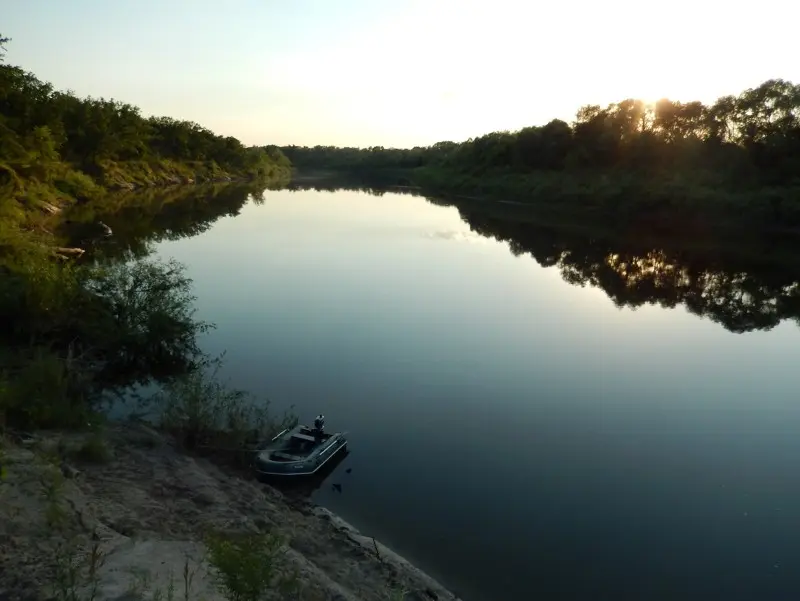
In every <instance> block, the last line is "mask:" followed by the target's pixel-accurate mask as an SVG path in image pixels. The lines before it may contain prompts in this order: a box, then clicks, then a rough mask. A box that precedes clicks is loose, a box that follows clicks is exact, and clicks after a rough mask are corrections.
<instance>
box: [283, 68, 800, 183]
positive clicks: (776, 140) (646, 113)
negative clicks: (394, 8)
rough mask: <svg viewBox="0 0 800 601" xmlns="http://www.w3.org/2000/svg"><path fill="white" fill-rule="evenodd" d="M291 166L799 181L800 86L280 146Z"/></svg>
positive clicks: (777, 83)
mask: <svg viewBox="0 0 800 601" xmlns="http://www.w3.org/2000/svg"><path fill="white" fill-rule="evenodd" d="M282 150H283V152H284V154H285V155H286V156H287V157H288V158H289V159H290V160H291V161H292V163H293V164H294V165H295V166H296V167H298V168H307V169H311V168H314V169H320V168H326V169H336V170H350V171H370V170H381V169H414V168H419V167H438V168H444V169H447V170H452V171H456V172H465V173H466V172H468V173H470V174H472V175H480V174H485V173H495V172H498V171H506V172H516V173H526V172H536V171H577V170H581V171H587V170H588V171H599V170H602V171H604V172H608V171H613V170H625V171H633V172H639V173H660V172H665V171H675V170H680V171H683V172H695V173H697V172H703V171H705V172H713V173H716V174H718V175H719V176H721V177H722V179H724V180H725V181H726V182H729V183H736V184H753V185H759V186H761V185H786V184H795V183H798V182H799V181H800V86H798V85H794V84H792V83H790V82H788V81H785V80H782V79H771V80H769V81H765V82H764V83H762V84H761V85H759V86H758V87H755V88H751V89H748V90H745V91H744V92H742V93H741V94H739V95H738V96H723V97H721V98H719V99H718V100H717V101H716V102H714V103H713V104H710V105H706V104H703V103H702V102H699V101H694V102H679V101H672V100H668V99H666V98H665V99H661V100H659V101H658V102H655V103H653V104H647V103H645V102H643V101H641V100H635V99H625V100H622V101H621V102H617V103H614V104H610V105H608V106H605V107H602V106H599V105H586V106H583V107H581V108H580V109H579V110H578V111H577V114H576V116H575V119H574V120H573V121H572V123H566V122H565V121H561V120H558V119H556V120H553V121H550V122H549V123H547V124H546V125H542V126H532V127H525V128H523V129H520V130H518V131H514V132H509V131H500V132H493V133H488V134H486V135H482V136H479V137H476V138H470V139H469V140H467V141H465V142H461V143H457V142H450V141H445V142H439V143H437V144H433V145H432V146H426V147H415V148H411V149H396V148H383V147H380V146H379V147H372V148H337V147H332V146H314V147H299V146H284V147H283V148H282Z"/></svg>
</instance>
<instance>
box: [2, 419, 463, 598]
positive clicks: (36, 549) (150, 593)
mask: <svg viewBox="0 0 800 601" xmlns="http://www.w3.org/2000/svg"><path fill="white" fill-rule="evenodd" d="M86 437H87V435H86V434H83V435H78V434H68V433H52V432H50V433H37V434H35V435H34V436H33V439H32V440H27V441H24V443H22V442H19V441H10V440H9V439H8V438H7V439H6V440H5V441H4V445H3V449H2V454H0V465H2V467H3V468H4V471H5V478H4V480H3V482H2V483H0V541H1V542H0V566H1V568H0V598H3V599H8V600H9V601H13V600H17V599H18V600H20V601H22V600H24V601H34V600H37V601H38V600H40V599H46V598H48V597H52V594H53V585H54V584H57V583H55V580H57V578H56V575H57V574H58V567H57V564H58V559H59V557H62V556H63V554H64V552H65V549H67V550H69V551H70V552H71V553H74V554H75V556H76V557H78V556H81V557H85V556H86V553H87V552H88V551H89V550H90V549H91V548H92V545H100V549H101V552H102V558H103V561H102V566H100V567H99V568H98V569H97V570H95V572H96V573H95V575H94V577H93V578H94V582H92V583H89V582H86V583H83V585H82V586H83V588H82V591H83V593H86V594H87V597H85V598H86V599H88V593H87V591H88V590H89V589H90V588H94V589H95V596H94V601H102V600H104V599H108V600H114V601H136V600H137V599H142V600H145V601H147V600H150V599H154V598H155V597H157V594H158V591H159V590H161V591H162V592H163V590H164V587H167V586H169V582H170V579H173V580H176V575H180V574H181V573H182V571H183V569H184V567H185V565H189V563H191V565H192V570H193V571H194V572H195V573H194V578H193V580H192V582H191V587H190V588H191V590H189V591H181V590H179V591H178V596H179V597H180V598H184V597H186V598H190V599H198V600H199V599H202V600H203V601H217V600H219V601H222V599H223V597H222V596H221V595H220V593H219V591H218V590H217V589H216V587H215V586H214V584H213V581H212V578H211V575H210V573H209V567H208V562H207V552H206V549H205V546H204V545H203V543H202V541H203V537H204V536H205V535H206V534H207V533H208V532H210V531H214V532H231V533H236V532H270V533H275V534H277V535H279V536H281V537H282V538H283V539H284V540H286V541H288V542H287V544H286V546H285V555H284V559H282V561H285V565H286V567H287V569H291V570H292V572H293V573H294V574H296V575H297V578H298V581H299V583H300V588H299V589H298V591H299V592H297V594H295V596H292V597H285V596H280V595H273V597H274V598H275V599H282V598H287V599H288V598H292V599H295V598H296V599H303V600H307V601H322V600H331V601H333V600H339V601H389V600H399V599H403V600H405V601H431V600H433V601H440V600H442V601H456V600H457V599H458V597H457V596H456V595H454V594H453V593H452V592H451V591H448V590H447V589H446V588H445V587H444V586H443V585H442V584H441V583H439V582H437V581H436V580H435V579H434V578H432V577H431V576H429V575H428V574H426V573H425V572H424V571H423V570H421V569H420V568H418V567H416V566H414V565H413V564H412V563H411V562H409V561H408V560H406V559H405V558H404V557H402V556H401V555H399V554H398V553H396V552H395V551H393V550H392V549H391V548H390V547H388V546H387V545H385V544H382V543H380V542H379V541H375V542H373V540H374V539H373V538H372V537H369V536H366V535H364V534H363V533H361V532H359V531H358V529H357V528H355V527H354V526H353V525H352V524H350V523H348V522H347V521H345V520H344V519H342V518H341V517H340V516H338V515H336V514H335V513H333V512H331V511H330V510H328V509H325V508H323V507H320V506H317V505H314V504H313V503H311V502H310V501H308V500H307V499H303V498H296V497H293V496H289V495H285V494H283V493H281V492H280V491H278V490H276V489H274V488H272V487H270V486H266V485H264V484H261V483H259V482H257V481H256V480H255V479H251V478H247V477H245V476H244V475H242V474H241V473H235V472H234V471H232V470H229V469H225V468H224V467H223V466H221V465H220V464H218V463H216V462H214V461H211V460H209V459H206V458H201V457H196V456H192V455H189V454H187V453H186V452H184V451H182V450H181V449H179V448H178V446H177V445H176V444H175V442H174V441H173V440H172V439H171V438H170V437H168V436H165V435H164V434H162V433H159V432H156V431H155V430H153V429H152V428H150V427H148V426H146V425H144V424H140V423H125V424H115V425H113V426H110V427H109V428H108V431H107V432H106V433H105V434H104V440H105V441H107V448H108V451H109V454H110V455H109V457H108V458H107V460H105V461H86V460H84V461H81V460H79V459H76V458H75V457H76V454H75V450H76V449H80V448H81V446H83V445H85V441H86ZM376 548H377V552H376ZM177 580H180V578H177ZM137 582H138V583H139V585H137ZM143 582H144V583H146V586H144V585H141V583H143ZM90 584H91V586H90ZM178 585H180V582H178ZM178 588H179V589H180V586H178ZM184 593H185V594H184Z"/></svg>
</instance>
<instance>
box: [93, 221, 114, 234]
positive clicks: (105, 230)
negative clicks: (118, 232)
mask: <svg viewBox="0 0 800 601" xmlns="http://www.w3.org/2000/svg"><path fill="white" fill-rule="evenodd" d="M97 225H99V226H100V229H101V230H102V231H103V235H104V236H105V237H108V236H111V235H113V233H114V232H112V231H111V228H110V227H108V226H107V225H106V224H105V223H103V222H102V221H98V222H97Z"/></svg>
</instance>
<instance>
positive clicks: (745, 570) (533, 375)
mask: <svg viewBox="0 0 800 601" xmlns="http://www.w3.org/2000/svg"><path fill="white" fill-rule="evenodd" d="M223 200H224V199H223ZM230 205H231V208H230V210H228V209H225V210H222V209H221V210H220V213H219V214H220V215H225V214H227V215H228V216H225V217H223V218H221V219H218V220H216V221H214V219H216V218H217V217H219V215H214V216H212V218H211V219H210V220H209V222H208V223H207V224H206V225H204V226H203V227H197V228H194V229H192V228H185V227H184V228H181V227H177V226H175V225H174V224H173V225H169V224H167V225H163V224H162V225H160V226H159V228H160V229H159V234H158V239H159V240H161V241H160V242H158V243H157V244H155V247H154V250H155V252H157V253H158V254H159V255H161V256H163V257H174V258H176V259H178V260H180V261H181V262H184V263H186V264H187V265H188V267H189V275H190V276H191V277H193V278H194V281H195V287H196V293H197V296H198V301H197V306H198V309H199V314H200V317H202V318H204V319H208V320H210V321H213V322H215V323H216V324H217V326H218V328H217V329H216V330H215V331H214V332H213V333H211V334H210V335H208V337H207V338H206V339H205V341H204V347H205V348H206V349H207V350H209V351H211V352H214V353H216V352H219V351H222V350H227V358H226V362H227V375H229V376H230V377H231V379H232V381H233V383H234V384H236V385H237V386H238V387H240V388H246V389H249V390H251V391H253V392H255V393H258V394H263V395H265V396H268V397H269V398H270V399H272V402H273V404H274V405H275V406H277V407H279V408H281V407H286V406H289V405H294V406H295V407H296V409H297V410H298V412H299V414H300V415H301V416H302V418H303V419H311V418H312V417H313V416H314V415H315V414H317V413H319V412H322V413H325V415H326V416H327V419H328V426H329V428H331V429H346V430H348V431H349V432H350V433H351V440H352V443H351V453H350V455H349V456H348V457H347V458H346V460H345V461H344V462H343V463H342V464H341V465H340V466H339V467H338V468H337V469H336V471H335V472H334V473H333V475H332V476H331V477H330V478H329V480H328V483H327V484H326V485H324V486H322V487H321V488H320V489H319V491H318V492H317V493H316V494H315V498H316V500H317V501H318V502H320V503H321V504H323V505H325V506H327V507H329V508H331V509H332V510H333V511H335V512H337V513H339V514H340V515H342V516H343V517H344V518H345V519H346V520H348V521H350V522H351V523H353V524H354V525H355V526H357V527H358V528H359V529H361V530H362V531H363V532H364V533H365V534H367V535H373V536H375V537H377V538H379V539H381V540H383V541H385V542H386V543H387V544H389V546H391V547H393V548H394V549H396V550H397V551H398V552H400V553H401V554H404V555H406V556H407V557H408V558H410V559H411V560H413V561H415V562H416V563H418V564H419V565H420V566H421V567H423V568H424V569H426V570H427V571H429V572H430V573H431V574H432V575H434V576H435V577H437V578H439V579H440V580H441V581H442V582H443V583H444V584H446V585H447V586H449V587H451V588H454V589H455V590H457V591H460V592H461V593H462V595H463V596H464V598H465V599H466V600H467V601H495V600H500V601H502V600H507V599H570V600H572V599H581V600H582V599H591V600H593V601H599V600H605V599H609V600H611V599H614V600H616V601H626V600H634V599H636V600H639V599H648V600H661V599H690V600H693V599H697V600H700V599H703V600H708V599H725V600H730V601H735V600H756V599H769V600H783V599H786V600H788V599H796V598H797V595H798V594H800V369H799V368H798V359H799V358H800V353H798V349H800V331H798V327H797V315H798V314H800V290H799V289H798V286H797V284H796V282H797V281H798V280H799V279H800V275H798V273H797V269H798V268H797V265H799V264H800V263H798V262H793V261H792V258H793V257H792V256H791V252H790V251H791V247H790V251H787V252H789V254H788V255H787V254H786V252H784V250H783V249H782V247H781V248H778V249H777V250H776V249H775V248H774V247H771V246H770V247H769V248H766V249H765V248H762V247H759V251H758V255H757V256H750V255H748V254H747V253H748V252H749V248H745V247H744V243H742V244H739V245H733V246H732V247H730V248H727V249H725V250H722V249H719V248H717V249H711V250H709V249H707V248H706V249H700V250H697V249H695V250H690V251H687V250H686V249H677V250H676V249H672V250H670V249H664V248H659V247H655V246H652V245H650V246H648V244H649V243H648V242H641V243H638V246H637V244H633V243H631V241H630V240H628V241H626V243H625V244H619V245H617V246H615V245H614V240H610V239H607V238H606V239H603V238H599V237H596V236H594V235H593V234H587V233H586V232H581V231H573V232H568V231H559V230H557V229H553V228H542V227H534V226H532V225H530V224H525V223H524V222H522V221H520V220H519V216H516V217H508V216H502V215H500V216H498V215H492V214H488V213H486V214H484V213H481V212H480V211H478V210H477V209H474V208H464V207H462V208H461V211H459V209H457V208H455V207H452V206H437V205H436V204H432V203H430V202H428V201H426V200H425V199H424V198H422V197H415V196H411V195H401V194H395V193H387V194H384V195H382V196H373V195H369V194H366V193H363V192H357V191H337V192H320V191H314V190H307V191H277V192H268V193H267V194H266V196H265V198H264V202H263V203H262V204H255V203H252V202H251V203H248V204H246V205H245V206H244V207H241V208H240V205H241V202H239V204H238V205H237V203H236V202H235V201H231V203H230ZM217 206H222V207H224V202H222V203H220V204H218V205H217ZM237 213H238V214H237ZM233 215H236V216H233ZM465 219H467V220H469V222H470V223H467V222H466V221H465ZM106 221H107V222H108V223H109V224H110V225H112V227H114V228H115V231H121V232H123V233H124V231H125V228H126V227H128V228H131V227H133V226H131V225H130V223H127V222H126V221H125V219H123V218H119V219H118V221H117V222H114V223H112V222H113V221H114V220H113V218H112V217H108V218H106ZM177 221H180V219H178V220H177ZM177 221H176V223H177ZM212 222H213V223H212ZM126 223H127V225H126ZM153 227H155V225H153ZM195 229H196V230H199V231H200V233H199V234H197V232H196V231H195ZM479 232H480V233H479ZM194 234H197V235H194ZM487 236H489V237H487ZM170 238H173V239H172V240H170ZM495 238H499V239H500V240H503V241H498V240H497V239H495ZM137 244H139V243H137ZM134 246H136V245H134ZM141 246H142V245H141V244H139V246H137V248H139V251H140V254H141V252H145V251H144V250H142V248H143V247H142V248H140V247H141ZM145 246H146V245H145ZM512 250H513V252H511V251H512ZM740 251H741V252H740ZM543 265H545V266H543ZM653 303H655V304H653ZM346 468H352V472H351V473H346V472H345V469H346ZM332 482H337V483H340V484H341V487H342V491H341V493H339V492H336V491H334V490H332V489H331V487H330V483H332Z"/></svg>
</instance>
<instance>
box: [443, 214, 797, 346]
mask: <svg viewBox="0 0 800 601" xmlns="http://www.w3.org/2000/svg"><path fill="white" fill-rule="evenodd" d="M459 212H460V214H461V217H462V219H463V220H464V221H465V222H466V223H468V224H469V226H470V228H471V229H472V230H473V231H475V232H478V233H480V234H482V235H483V236H486V237H490V238H494V239H496V240H500V241H504V242H507V243H508V245H509V248H510V249H511V252H512V253H513V254H514V255H521V254H529V255H530V256H532V257H533V258H534V259H535V260H536V261H537V262H538V263H539V264H540V265H542V266H543V267H556V268H557V269H558V270H559V272H560V273H561V277H562V278H563V279H564V280H565V281H566V282H568V283H570V284H574V285H577V286H586V285H589V286H594V287H597V288H600V289H602V290H603V291H604V292H605V293H606V295H608V297H609V298H610V299H611V300H612V301H613V302H614V304H615V305H617V306H618V307H632V308H635V307H640V306H642V305H645V304H657V305H660V306H662V307H666V308H672V307H676V306H679V305H682V306H684V307H685V308H686V309H687V310H689V311H690V312H691V313H694V314H696V315H699V316H701V317H704V318H707V319H710V320H712V321H714V322H716V323H719V324H720V325H722V326H723V327H725V328H726V329H727V330H729V331H731V332H749V331H752V330H769V329H771V328H773V327H775V326H776V325H778V324H779V323H780V322H782V321H783V320H786V319H791V320H794V321H795V322H798V323H800V286H798V282H800V253H799V252H798V250H797V246H796V240H794V239H793V238H791V237H788V238H784V239H779V238H776V237H773V238H770V239H768V240H759V239H758V238H757V237H754V238H751V239H749V240H747V241H743V240H742V239H737V240H735V241H733V240H727V241H726V240H721V239H717V240H711V239H709V240H706V241H705V242H704V244H703V245H698V244H697V241H696V240H687V239H672V240H655V241H654V240H653V239H652V238H651V237H649V236H648V235H647V233H645V232H641V233H639V234H638V235H634V236H632V237H631V236H628V237H626V238H622V239H620V238H616V237H615V236H614V234H608V233H604V232H602V231H598V230H592V229H582V230H577V231H576V230H575V229H570V228H568V227H564V226H557V225H542V224H538V223H535V222H532V221H525V220H524V219H525V218H526V217H527V215H524V214H522V215H519V211H517V213H518V214H517V215H516V216H515V215H514V214H513V211H508V210H506V213H507V214H506V215H502V214H500V215H497V214H492V212H491V208H489V209H488V210H487V208H486V207H483V208H481V207H475V206H471V207H470V206H467V207H459ZM501 213H502V212H501Z"/></svg>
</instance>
